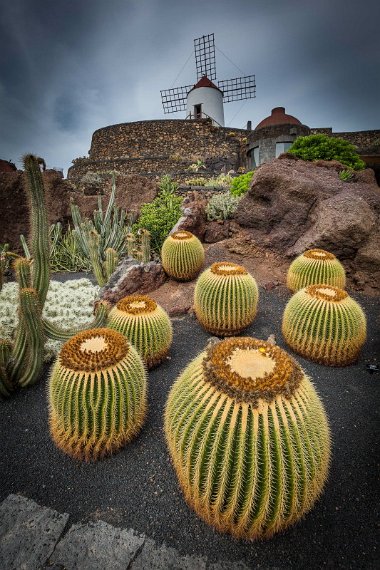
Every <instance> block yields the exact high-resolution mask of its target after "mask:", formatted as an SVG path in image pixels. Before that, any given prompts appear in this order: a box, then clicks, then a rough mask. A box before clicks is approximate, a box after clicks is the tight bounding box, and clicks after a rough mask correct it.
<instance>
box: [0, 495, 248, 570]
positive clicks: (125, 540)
mask: <svg viewBox="0 0 380 570" xmlns="http://www.w3.org/2000/svg"><path fill="white" fill-rule="evenodd" d="M68 522H69V515H68V514H67V513H64V514H61V513H58V512H57V511H54V510H52V509H50V508H47V507H41V506H39V505H38V504H37V503H35V502H34V501H32V500H31V499H27V498H25V497H22V496H20V495H9V496H8V497H7V498H6V499H5V500H4V501H3V502H2V503H1V504H0V568H1V569H2V570H43V569H48V568H49V569H51V570H63V569H64V570H248V566H246V565H245V564H244V563H243V562H238V563H232V562H231V563H230V562H228V561H224V562H217V563H211V562H209V561H208V560H207V559H206V558H204V557H197V556H181V555H180V554H179V552H178V551H177V550H176V549H174V548H169V547H166V546H165V545H158V544H157V543H156V542H155V541H154V540H151V539H150V538H148V537H146V536H145V535H141V534H137V533H136V532H135V531H134V530H132V529H129V530H125V529H120V528H116V527H114V526H111V525H110V524H108V523H105V522H103V521H97V522H89V523H86V524H85V523H77V524H74V525H72V526H71V527H69V526H68Z"/></svg>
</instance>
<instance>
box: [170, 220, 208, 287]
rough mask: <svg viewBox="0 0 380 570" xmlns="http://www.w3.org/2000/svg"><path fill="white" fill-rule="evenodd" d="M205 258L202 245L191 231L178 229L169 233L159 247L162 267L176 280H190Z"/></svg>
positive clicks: (200, 267) (193, 277)
mask: <svg viewBox="0 0 380 570" xmlns="http://www.w3.org/2000/svg"><path fill="white" fill-rule="evenodd" d="M204 260H205V252H204V249H203V245H202V244H201V242H200V241H199V239H198V238H197V237H196V236H195V235H193V234H192V233H191V232H187V231H185V230H180V231H178V232H174V233H173V234H171V235H169V236H168V237H167V238H166V240H165V241H164V243H163V245H162V249H161V261H162V267H163V268H164V270H165V271H166V273H167V274H168V275H170V277H173V279H176V280H177V281H191V280H192V279H195V277H196V276H197V275H198V273H199V272H200V270H201V269H202V266H203V264H204Z"/></svg>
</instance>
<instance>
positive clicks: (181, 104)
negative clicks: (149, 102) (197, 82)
mask: <svg viewBox="0 0 380 570" xmlns="http://www.w3.org/2000/svg"><path fill="white" fill-rule="evenodd" d="M193 87H194V85H184V86H183V87H174V88H172V89H163V90H162V91H161V100H162V106H163V108H164V113H176V112H177V111H185V110H186V99H187V95H188V93H189V91H190V90H191V89H192V88H193Z"/></svg>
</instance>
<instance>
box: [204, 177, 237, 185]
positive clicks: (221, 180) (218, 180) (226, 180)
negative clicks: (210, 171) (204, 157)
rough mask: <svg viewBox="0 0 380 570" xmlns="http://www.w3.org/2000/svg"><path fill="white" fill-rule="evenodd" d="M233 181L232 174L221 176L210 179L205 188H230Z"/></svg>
mask: <svg viewBox="0 0 380 570" xmlns="http://www.w3.org/2000/svg"><path fill="white" fill-rule="evenodd" d="M232 180H233V178H232V176H231V175H230V174H219V175H218V176H215V177H213V178H208V180H207V181H206V184H205V186H206V187H208V186H213V187H214V188H230V186H231V184H232Z"/></svg>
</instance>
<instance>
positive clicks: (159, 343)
mask: <svg viewBox="0 0 380 570" xmlns="http://www.w3.org/2000/svg"><path fill="white" fill-rule="evenodd" d="M108 326H109V327H110V328H112V329H115V330H117V331H119V332H120V333H121V334H123V335H124V336H125V337H126V338H127V339H128V340H129V341H130V342H131V343H132V344H133V345H134V347H135V348H136V349H137V352H138V353H139V354H140V356H141V358H142V359H143V360H144V362H145V363H146V365H147V366H148V368H153V366H157V365H158V364H159V363H160V362H162V361H163V360H164V358H165V357H166V355H167V354H168V352H169V348H170V345H171V343H172V340H173V327H172V324H171V321H170V318H169V316H168V314H167V313H166V311H164V309H163V308H162V307H160V305H158V304H157V303H156V301H154V300H153V299H151V298H150V297H148V296H146V295H130V296H128V297H124V298H123V299H121V300H120V301H119V302H118V303H117V304H116V306H115V307H114V308H113V309H112V310H111V312H110V314H109V318H108Z"/></svg>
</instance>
